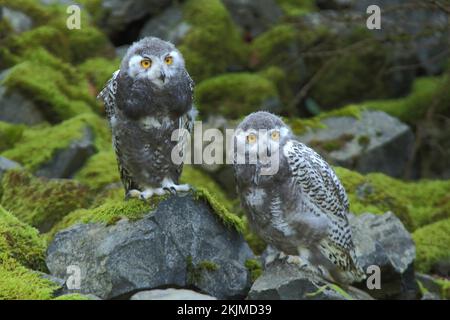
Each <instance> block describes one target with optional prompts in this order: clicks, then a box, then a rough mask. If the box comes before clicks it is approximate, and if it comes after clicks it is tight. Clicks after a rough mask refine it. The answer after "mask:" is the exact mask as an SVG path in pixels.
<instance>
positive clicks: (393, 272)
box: [350, 212, 418, 299]
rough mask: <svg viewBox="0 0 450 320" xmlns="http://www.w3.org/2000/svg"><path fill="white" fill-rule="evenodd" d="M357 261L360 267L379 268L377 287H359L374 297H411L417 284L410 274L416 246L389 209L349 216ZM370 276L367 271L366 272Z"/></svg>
mask: <svg viewBox="0 0 450 320" xmlns="http://www.w3.org/2000/svg"><path fill="white" fill-rule="evenodd" d="M350 224H351V226H352V231H353V241H354V243H355V249H356V255H357V257H358V261H359V262H360V264H361V266H362V267H363V269H364V270H368V268H369V267H370V266H376V267H378V268H379V269H380V275H381V278H380V280H381V281H380V282H381V286H380V289H368V287H367V285H366V282H363V283H361V285H360V286H358V287H359V288H361V289H362V290H366V291H367V292H368V293H369V294H370V295H371V296H373V297H374V298H378V299H387V298H389V299H415V298H417V295H418V287H417V284H416V280H415V276H414V259H415V258H416V247H415V245H414V241H413V240H412V237H411V235H410V233H409V232H408V231H407V230H406V229H405V227H404V226H403V224H402V222H401V221H400V220H399V219H398V218H397V217H396V216H395V215H394V214H393V213H392V212H387V213H385V214H383V215H375V214H370V213H365V214H362V215H360V216H358V217H355V216H352V215H351V216H350ZM368 276H369V277H370V274H368Z"/></svg>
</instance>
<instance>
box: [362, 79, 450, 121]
mask: <svg viewBox="0 0 450 320" xmlns="http://www.w3.org/2000/svg"><path fill="white" fill-rule="evenodd" d="M449 81H450V80H449V77H448V76H441V77H426V78H418V79H416V80H415V81H414V84H413V88H412V91H411V93H410V94H409V95H408V96H406V97H404V98H401V99H392V100H375V101H369V102H365V103H363V104H362V106H365V107H367V108H368V109H374V110H380V111H384V112H386V113H388V114H390V115H392V116H394V117H396V118H399V119H400V120H402V121H405V122H408V123H415V122H416V121H418V120H421V119H423V118H424V117H425V115H426V113H427V111H428V110H429V109H430V107H431V106H432V107H433V109H434V111H435V112H438V111H444V110H448V108H449V106H450V94H449V90H448V87H449Z"/></svg>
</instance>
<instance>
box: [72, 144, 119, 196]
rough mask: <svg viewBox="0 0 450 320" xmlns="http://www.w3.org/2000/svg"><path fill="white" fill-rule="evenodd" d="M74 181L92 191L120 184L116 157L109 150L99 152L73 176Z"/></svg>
mask: <svg viewBox="0 0 450 320" xmlns="http://www.w3.org/2000/svg"><path fill="white" fill-rule="evenodd" d="M75 179H76V180H78V181H80V182H82V183H83V184H85V185H87V186H89V187H91V188H92V189H94V190H100V189H102V188H103V187H105V186H107V185H109V184H112V183H117V182H120V176H119V169H118V167H117V160H116V155H115V153H114V151H113V149H112V148H111V149H110V150H106V151H100V152H98V153H97V154H95V155H94V156H92V157H91V158H89V160H88V161H87V163H86V164H85V165H84V167H83V168H82V169H81V170H80V171H79V172H78V173H77V174H76V175H75Z"/></svg>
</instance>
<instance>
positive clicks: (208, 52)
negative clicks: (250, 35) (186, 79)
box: [179, 0, 247, 82]
mask: <svg viewBox="0 0 450 320" xmlns="http://www.w3.org/2000/svg"><path fill="white" fill-rule="evenodd" d="M183 14H184V19H185V21H186V22H187V23H188V24H189V25H190V26H191V29H190V31H189V32H188V34H187V35H186V37H185V38H184V39H183V42H182V44H181V46H180V47H179V49H180V51H181V52H182V53H183V55H184V58H185V60H186V65H187V69H188V70H189V73H190V74H191V76H192V77H193V79H194V80H195V81H196V82H199V81H201V80H203V79H206V78H208V77H211V76H213V75H216V74H219V73H223V72H225V71H226V70H227V68H228V67H230V66H235V65H240V64H242V63H244V60H245V57H246V52H247V50H246V47H245V44H244V43H243V41H242V39H241V37H240V34H239V31H238V29H237V27H236V26H235V25H234V23H233V21H232V19H231V16H230V14H229V13H228V11H227V9H226V8H225V6H224V5H223V4H222V2H221V1H220V0H189V1H187V2H186V3H185V5H184V7H183ZM213 48H214V49H213Z"/></svg>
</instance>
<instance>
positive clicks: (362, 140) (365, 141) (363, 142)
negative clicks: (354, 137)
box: [358, 136, 370, 147]
mask: <svg viewBox="0 0 450 320" xmlns="http://www.w3.org/2000/svg"><path fill="white" fill-rule="evenodd" d="M358 144H359V145H360V146H363V147H366V146H368V145H369V144H370V137H369V136H359V137H358Z"/></svg>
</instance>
